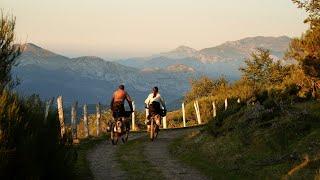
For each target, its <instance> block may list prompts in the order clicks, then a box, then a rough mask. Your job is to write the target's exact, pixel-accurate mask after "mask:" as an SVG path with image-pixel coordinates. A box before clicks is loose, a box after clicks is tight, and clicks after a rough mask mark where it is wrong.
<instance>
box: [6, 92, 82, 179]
mask: <svg viewBox="0 0 320 180" xmlns="http://www.w3.org/2000/svg"><path fill="white" fill-rule="evenodd" d="M44 113H45V112H44V104H43V103H42V102H41V100H40V98H39V97H38V96H31V97H29V98H25V99H23V98H20V97H18V96H17V95H16V94H13V93H10V92H6V91H5V92H3V93H2V94H1V95H0V158H1V160H0V178H1V179H8V178H10V179H63V178H68V177H70V176H71V172H72V168H73V164H74V162H75V160H76V153H75V151H74V150H73V147H72V144H68V142H65V141H64V140H63V139H62V138H61V137H60V125H59V120H58V117H57V112H55V111H50V112H49V115H48V118H47V120H46V121H44V116H45V115H44Z"/></svg>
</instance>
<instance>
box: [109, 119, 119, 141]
mask: <svg viewBox="0 0 320 180" xmlns="http://www.w3.org/2000/svg"><path fill="white" fill-rule="evenodd" d="M111 127H112V128H111V132H110V138H111V143H112V144H113V145H116V144H117V143H118V133H116V132H114V128H115V124H112V126H111Z"/></svg>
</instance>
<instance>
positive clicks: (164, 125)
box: [162, 116, 167, 129]
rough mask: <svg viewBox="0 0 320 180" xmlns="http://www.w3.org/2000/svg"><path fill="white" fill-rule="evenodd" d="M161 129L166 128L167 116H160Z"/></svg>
mask: <svg viewBox="0 0 320 180" xmlns="http://www.w3.org/2000/svg"><path fill="white" fill-rule="evenodd" d="M162 122H163V129H167V116H164V117H162Z"/></svg>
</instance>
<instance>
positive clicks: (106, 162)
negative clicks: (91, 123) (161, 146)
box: [87, 133, 143, 180]
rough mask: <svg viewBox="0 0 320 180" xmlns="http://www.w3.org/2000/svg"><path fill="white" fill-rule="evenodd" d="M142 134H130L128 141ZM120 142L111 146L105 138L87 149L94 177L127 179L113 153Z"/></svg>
mask: <svg viewBox="0 0 320 180" xmlns="http://www.w3.org/2000/svg"><path fill="white" fill-rule="evenodd" d="M142 135H143V134H141V133H139V134H137V133H135V134H130V135H129V141H130V140H133V139H137V138H139V137H141V136H142ZM121 144H122V142H121V140H120V141H119V142H118V145H116V146H113V145H112V144H111V142H110V140H108V141H107V140H106V141H104V142H102V143H101V144H99V145H97V146H96V147H95V148H94V149H92V150H90V151H89V153H88V155H87V160H88V161H89V166H90V170H91V172H92V174H93V176H94V178H95V179H98V180H100V179H127V176H126V172H124V171H122V170H121V169H120V168H119V163H118V162H117V160H116V157H115V153H116V151H117V149H118V148H119V145H121Z"/></svg>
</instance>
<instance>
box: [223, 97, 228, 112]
mask: <svg viewBox="0 0 320 180" xmlns="http://www.w3.org/2000/svg"><path fill="white" fill-rule="evenodd" d="M227 109H228V98H226V99H225V100H224V110H225V111H226V110H227Z"/></svg>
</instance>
